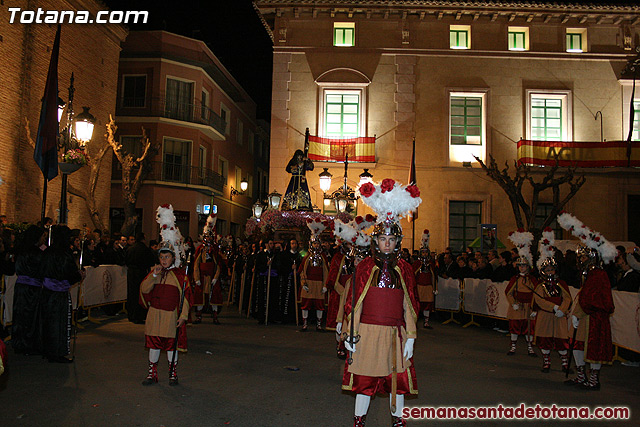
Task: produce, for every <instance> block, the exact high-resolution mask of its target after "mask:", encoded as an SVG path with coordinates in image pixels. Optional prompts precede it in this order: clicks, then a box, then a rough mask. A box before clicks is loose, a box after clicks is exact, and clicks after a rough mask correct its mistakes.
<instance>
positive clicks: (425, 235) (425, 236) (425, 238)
mask: <svg viewBox="0 0 640 427" xmlns="http://www.w3.org/2000/svg"><path fill="white" fill-rule="evenodd" d="M430 236H431V235H430V233H429V230H427V229H426V228H425V229H424V231H423V232H422V239H421V240H420V249H429V239H430Z"/></svg>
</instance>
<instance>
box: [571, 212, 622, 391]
mask: <svg viewBox="0 0 640 427" xmlns="http://www.w3.org/2000/svg"><path fill="white" fill-rule="evenodd" d="M558 224H560V226H561V227H562V228H564V229H566V230H570V231H571V232H572V233H573V234H574V235H575V236H576V237H578V238H579V239H580V240H581V241H582V243H583V244H584V245H585V246H583V247H581V248H579V249H578V251H577V253H576V255H577V256H578V263H579V267H580V268H581V269H582V279H583V283H582V287H581V288H580V291H579V292H578V294H577V295H576V297H575V299H574V304H573V310H572V312H571V325H572V329H571V330H570V331H569V332H570V333H572V334H573V337H574V339H573V342H572V343H571V346H572V348H573V357H574V359H575V362H576V370H577V376H576V377H575V378H574V379H571V380H568V381H565V384H567V385H570V386H579V387H581V388H584V389H587V390H600V368H601V367H602V364H603V363H605V364H611V362H612V360H613V345H612V341H611V323H610V322H609V316H611V314H612V313H613V311H614V308H615V307H614V305H613V296H612V295H611V284H610V282H609V277H608V276H607V273H606V272H605V271H604V269H603V268H602V264H603V263H605V264H608V263H610V262H611V261H613V260H614V259H615V257H616V255H617V250H616V248H615V246H614V245H613V244H611V243H610V242H608V241H607V240H606V239H605V238H604V236H602V235H601V234H600V233H598V232H597V231H594V230H591V229H589V228H587V227H586V226H585V225H584V224H582V222H580V221H579V220H578V219H577V218H575V217H573V216H572V215H571V214H569V213H567V212H562V213H561V214H560V215H559V216H558ZM585 362H589V364H590V367H591V370H590V373H589V376H588V377H587V374H586V370H585V366H586V364H585Z"/></svg>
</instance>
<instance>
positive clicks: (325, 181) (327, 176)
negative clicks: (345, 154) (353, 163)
mask: <svg viewBox="0 0 640 427" xmlns="http://www.w3.org/2000/svg"><path fill="white" fill-rule="evenodd" d="M322 169H324V170H323V171H322V172H320V174H318V176H319V177H320V189H321V190H322V192H323V193H326V192H327V191H329V188H331V178H333V175H331V172H329V168H322Z"/></svg>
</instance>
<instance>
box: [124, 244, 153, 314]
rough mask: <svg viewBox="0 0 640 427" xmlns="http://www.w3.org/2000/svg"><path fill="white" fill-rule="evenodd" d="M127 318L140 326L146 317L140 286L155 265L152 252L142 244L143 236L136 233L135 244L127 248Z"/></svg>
mask: <svg viewBox="0 0 640 427" xmlns="http://www.w3.org/2000/svg"><path fill="white" fill-rule="evenodd" d="M125 260H126V264H127V304H126V308H127V317H128V318H129V321H130V322H133V323H137V324H141V323H144V321H145V319H146V317H147V310H145V309H144V308H143V307H142V306H141V305H140V304H139V302H138V301H139V299H140V284H141V283H142V281H143V280H144V278H145V277H147V274H148V273H149V270H150V269H151V267H153V266H154V265H155V264H156V263H157V259H156V257H155V255H154V253H153V251H152V250H151V249H150V248H149V247H147V245H145V244H144V234H143V233H138V235H137V236H136V242H135V243H134V244H133V245H132V246H129V247H128V248H127V255H126V257H125Z"/></svg>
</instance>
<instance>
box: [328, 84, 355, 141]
mask: <svg viewBox="0 0 640 427" xmlns="http://www.w3.org/2000/svg"><path fill="white" fill-rule="evenodd" d="M324 112H325V114H324V136H325V137H328V138H356V137H358V136H360V93H359V92H358V91H325V93H324Z"/></svg>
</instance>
